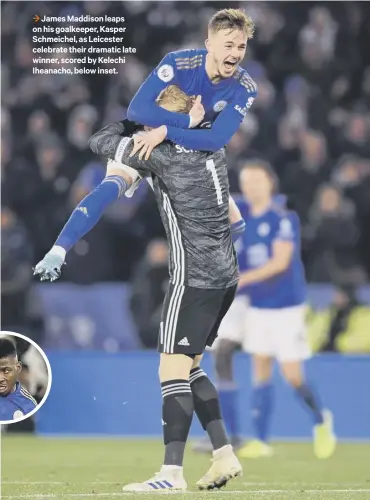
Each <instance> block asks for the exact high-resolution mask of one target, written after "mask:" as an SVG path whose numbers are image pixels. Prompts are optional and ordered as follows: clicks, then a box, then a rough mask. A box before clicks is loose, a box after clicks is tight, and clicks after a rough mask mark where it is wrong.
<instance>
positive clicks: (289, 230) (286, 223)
mask: <svg viewBox="0 0 370 500" xmlns="http://www.w3.org/2000/svg"><path fill="white" fill-rule="evenodd" d="M294 229H295V228H294V226H293V224H292V218H291V217H289V215H288V214H287V215H285V216H282V217H280V218H279V220H278V224H277V227H276V233H275V238H274V241H276V240H279V241H291V242H292V243H294V242H295V239H296V238H295V230H294Z"/></svg>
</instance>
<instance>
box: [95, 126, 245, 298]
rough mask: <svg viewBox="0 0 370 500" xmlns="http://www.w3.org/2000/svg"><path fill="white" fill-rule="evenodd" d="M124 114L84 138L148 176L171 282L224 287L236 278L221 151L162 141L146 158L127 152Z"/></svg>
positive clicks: (129, 129)
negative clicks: (163, 232)
mask: <svg viewBox="0 0 370 500" xmlns="http://www.w3.org/2000/svg"><path fill="white" fill-rule="evenodd" d="M133 127H134V125H133V124H132V122H129V121H128V120H125V121H123V122H117V123H114V124H111V125H108V126H107V127H105V128H103V129H102V130H101V131H99V132H97V133H96V134H95V135H94V136H93V137H92V138H91V139H90V141H89V144H90V147H91V149H92V150H93V151H94V152H95V153H97V154H100V155H103V156H106V157H109V158H112V159H115V160H116V161H119V162H121V163H123V164H125V165H128V166H130V167H132V168H134V169H135V170H137V171H138V173H139V174H140V175H141V176H143V177H147V176H148V175H149V176H151V178H152V181H153V189H154V193H155V197H156V200H157V204H158V208H159V211H160V215H161V218H162V221H163V225H164V227H165V230H166V234H167V238H168V243H169V247H170V263H169V271H170V279H171V282H172V283H173V284H177V285H188V286H191V287H195V288H219V289H222V288H227V287H230V286H233V285H235V284H236V283H237V281H238V266H237V259H236V255H235V251H234V246H233V242H232V238H231V231H230V223H229V182H228V175H227V164H226V158H225V151H224V150H223V149H222V150H219V151H217V152H215V153H207V152H202V151H192V150H186V149H184V148H183V147H182V146H179V145H175V144H173V143H171V142H168V141H165V142H163V143H162V144H160V145H159V146H157V147H156V148H154V150H153V152H152V154H151V156H150V159H149V160H139V158H138V155H135V156H133V157H132V158H130V157H129V155H130V152H131V151H132V148H133V139H131V138H130V137H122V136H126V135H129V134H132V133H133V132H134V131H135V128H133Z"/></svg>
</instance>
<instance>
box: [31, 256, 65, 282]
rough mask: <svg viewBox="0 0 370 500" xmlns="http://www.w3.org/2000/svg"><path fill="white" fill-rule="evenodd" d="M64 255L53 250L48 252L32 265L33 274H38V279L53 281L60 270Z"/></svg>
mask: <svg viewBox="0 0 370 500" xmlns="http://www.w3.org/2000/svg"><path fill="white" fill-rule="evenodd" d="M63 264H64V257H62V256H61V255H58V254H56V253H53V252H49V253H47V254H46V255H45V257H44V258H43V259H42V260H41V261H40V262H39V263H38V264H36V266H35V267H34V270H33V275H34V276H39V278H40V281H55V280H57V279H58V278H59V277H60V275H61V273H62V271H61V269H62V266H63Z"/></svg>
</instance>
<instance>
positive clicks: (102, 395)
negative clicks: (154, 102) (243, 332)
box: [1, 1, 370, 439]
mask: <svg viewBox="0 0 370 500" xmlns="http://www.w3.org/2000/svg"><path fill="white" fill-rule="evenodd" d="M225 6H231V7H235V6H242V7H245V8H246V9H247V11H248V13H249V14H250V15H251V16H252V18H253V19H254V20H255V22H256V35H255V38H254V39H253V40H252V41H251V42H250V44H249V47H248V56H247V58H246V60H245V62H244V65H245V66H246V67H247V68H248V70H249V72H250V74H251V76H252V77H253V78H254V79H255V80H256V82H257V83H258V87H259V96H258V99H257V100H256V102H255V104H254V105H253V107H252V108H251V110H250V111H249V113H248V115H247V116H246V119H245V121H244V123H243V126H242V127H241V129H240V130H239V131H238V132H237V133H236V134H235V136H234V137H233V139H232V140H231V142H230V144H229V145H228V148H227V149H228V158H229V167H230V184H231V189H232V191H233V192H234V193H238V192H239V188H238V168H239V166H240V164H241V162H242V161H243V159H245V158H251V157H261V158H263V159H266V160H268V161H270V162H271V164H272V165H273V166H274V168H275V170H276V172H277V174H278V176H279V179H280V187H281V191H282V192H283V193H285V194H286V195H287V197H288V204H289V206H290V207H291V208H294V209H295V210H297V211H298V213H299V215H300V217H301V221H302V226H303V242H302V246H303V258H304V263H305V268H306V273H307V278H308V281H309V283H310V290H309V296H310V311H309V314H308V328H309V335H310V340H311V343H312V346H313V348H314V350H315V351H316V352H317V353H320V354H319V355H318V356H315V358H314V359H313V360H312V361H310V363H309V366H308V370H309V372H310V374H311V375H312V378H313V379H314V380H320V383H321V386H322V392H323V394H324V397H325V399H326V400H327V401H328V405H329V406H331V408H332V409H333V411H334V413H335V414H336V416H337V431H338V434H339V436H340V437H342V438H357V439H366V438H369V437H370V395H369V389H368V385H369V380H370V357H369V354H370V287H369V284H368V283H369V272H370V115H369V106H370V50H369V33H368V26H369V22H370V5H369V4H367V3H366V2H342V3H337V2H328V3H315V2H302V3H300V2H254V3H253V2H251V3H240V2H227V3H225V2H197V3H196V6H195V5H194V3H190V2H153V3H151V2H109V1H104V2H100V1H96V2H95V1H94V2H36V3H33V2H3V3H2V65H1V78H2V116H1V120H2V214H1V232H2V241H1V249H2V254H1V270H2V291H1V300H2V330H10V331H11V330H13V331H18V332H20V333H23V334H25V335H27V336H29V337H31V338H33V339H34V340H35V341H36V342H37V343H39V344H40V345H41V346H42V347H43V348H44V349H45V350H46V352H47V353H48V354H49V359H50V362H51V365H52V368H53V374H54V377H53V388H52V391H51V394H50V397H49V400H48V402H47V403H46V404H45V406H44V408H43V409H42V410H41V411H40V412H39V414H38V415H37V429H38V432H39V433H41V434H43V433H44V434H58V433H61V434H89V435H94V434H113V435H118V434H120V435H140V436H144V435H147V436H149V435H150V436H153V435H158V436H159V435H160V433H161V423H160V392H159V385H158V383H157V379H156V373H157V356H156V354H155V352H154V351H153V350H152V349H153V347H154V346H155V344H156V335H157V327H158V323H159V314H160V307H161V303H162V300H163V297H164V293H165V286H166V279H167V247H166V243H165V241H164V240H163V238H164V232H163V229H162V225H161V221H160V219H159V215H158V212H157V209H156V205H155V201H154V197H153V196H152V194H151V193H150V192H148V190H147V188H146V186H145V185H143V186H142V188H141V190H140V191H139V192H138V193H137V194H136V195H135V196H134V198H132V199H124V200H122V201H120V202H118V203H116V204H115V205H114V207H112V209H111V210H109V212H108V213H107V214H106V215H105V216H104V218H103V219H102V220H101V222H100V223H99V225H98V226H97V227H96V228H95V229H94V230H93V231H92V232H91V233H90V234H88V235H87V236H86V238H84V239H83V240H82V241H81V242H80V243H79V244H78V245H77V246H76V247H75V249H74V250H72V251H71V252H70V254H69V256H68V259H67V262H68V265H67V266H66V267H65V268H64V272H63V277H62V279H61V280H60V281H59V282H57V283H53V284H52V285H50V284H40V283H36V282H35V281H34V280H33V278H32V271H31V267H32V266H33V265H34V264H35V263H36V262H38V261H39V260H40V259H41V258H42V257H43V256H44V254H45V253H46V252H47V251H48V250H49V249H50V247H51V246H52V244H53V242H54V240H55V238H56V236H57V233H58V232H59V230H60V229H61V227H62V226H63V224H64V222H65V220H66V219H67V218H68V216H69V214H70V213H71V211H72V209H73V207H74V206H75V205H76V204H77V203H78V202H79V200H81V199H82V198H83V196H84V195H85V194H87V193H88V192H89V191H90V190H91V189H92V188H93V187H94V186H95V185H96V184H98V183H99V182H100V180H101V179H102V177H103V176H104V169H105V165H104V163H103V162H101V161H100V159H99V158H98V157H96V156H94V155H93V154H92V153H91V151H90V150H89V149H88V147H87V141H88V139H89V137H90V136H91V135H92V134H93V133H94V132H95V131H96V130H97V129H98V128H100V127H101V126H103V125H104V124H106V123H108V122H111V121H116V120H121V119H123V118H125V116H126V111H127V106H128V104H129V102H130V99H131V97H132V96H133V94H134V93H135V91H136V90H137V88H138V87H139V85H140V84H141V82H142V81H143V80H144V79H145V77H146V76H147V74H148V73H149V72H150V71H151V69H152V68H153V67H154V66H155V65H156V64H157V63H158V62H159V61H160V59H161V58H162V56H163V55H164V54H165V53H167V52H168V51H170V50H175V49H180V48H185V47H198V46H203V43H204V39H205V37H206V36H205V35H206V23H207V20H208V18H209V17H210V16H211V15H212V13H213V12H214V11H215V10H216V9H220V8H223V7H225ZM36 13H38V14H40V15H49V16H63V15H67V14H72V13H73V14H76V15H80V14H90V15H104V14H108V15H112V16H122V15H123V16H125V17H126V18H127V35H126V41H125V45H126V46H133V47H136V49H137V53H136V55H129V56H127V57H126V59H127V63H126V64H125V65H121V66H119V75H113V76H88V77H84V76H61V75H58V76H57V75H43V76H41V75H37V76H33V75H32V71H31V68H32V65H33V61H32V59H33V54H32V44H31V27H32V17H33V16H34V15H35V14H36ZM323 353H324V354H323ZM366 353H367V354H366ZM205 365H206V368H207V369H208V372H209V373H211V372H212V368H211V362H210V359H208V360H206V363H205ZM237 377H238V381H239V383H240V385H241V387H242V388H244V389H245V391H244V394H243V397H242V398H241V401H240V411H241V413H242V414H243V415H244V419H243V420H244V424H243V425H244V427H243V431H244V433H245V434H246V435H247V434H248V433H250V427H249V418H248V408H249V403H248V397H249V387H250V374H249V359H248V357H247V356H245V355H242V354H240V355H238V356H237ZM366 387H367V389H366ZM366 391H367V393H366ZM143 401H146V405H145V408H144V406H143ZM277 401H278V407H277V412H276V415H275V420H274V434H275V436H280V437H289V438H297V437H304V438H308V437H309V435H310V426H309V419H308V417H307V418H305V415H304V414H303V415H302V411H301V409H300V408H299V407H297V405H296V403H295V402H294V400H293V396H292V395H291V393H290V391H289V389H288V388H287V387H286V386H284V385H283V384H282V383H281V382H280V381H279V380H278V376H277ZM148 402H149V404H150V405H151V409H152V411H151V412H150V413H148V412H147V410H146V409H147V404H148ZM194 429H195V431H194V432H197V433H199V432H200V429H199V427H197V426H196V425H195V427H194Z"/></svg>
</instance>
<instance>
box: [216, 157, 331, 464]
mask: <svg viewBox="0 0 370 500" xmlns="http://www.w3.org/2000/svg"><path fill="white" fill-rule="evenodd" d="M274 186H276V177H275V174H274V172H273V170H272V169H271V167H270V166H269V165H268V164H267V163H264V162H262V161H260V160H251V161H249V162H247V163H246V164H245V165H244V168H243V169H242V170H241V175H240V187H241V190H242V193H243V197H242V199H241V200H239V202H238V201H237V205H238V208H239V210H240V212H241V214H242V216H243V218H244V220H245V222H246V230H245V232H244V234H243V236H242V237H241V238H240V239H239V241H238V242H237V244H236V247H237V253H238V260H239V267H240V273H241V275H240V281H239V293H238V296H237V297H236V299H235V301H234V303H233V304H232V306H231V308H230V310H229V312H228V313H227V315H226V317H225V319H224V321H223V322H222V324H221V327H220V330H219V339H218V344H217V345H216V348H215V359H216V371H217V376H218V380H219V395H220V402H221V406H222V410H223V416H224V419H225V424H226V426H227V428H228V430H229V433H230V434H232V435H233V436H234V439H233V440H232V441H233V442H234V443H236V444H239V443H238V435H240V432H239V426H238V421H237V388H236V386H235V384H234V380H233V376H232V356H233V353H234V352H235V349H236V348H237V346H239V345H241V346H242V348H243V350H245V351H246V352H249V353H250V354H251V355H252V358H253V374H252V377H253V393H252V419H253V428H254V434H255V438H254V439H253V440H252V441H251V442H249V443H247V444H246V445H245V446H243V447H241V448H240V449H239V456H240V457H242V458H258V457H264V456H270V455H271V454H272V452H273V450H272V447H271V446H270V444H269V430H270V421H271V415H272V411H273V393H272V392H273V387H272V384H271V377H272V370H273V364H274V360H275V359H276V360H277V362H278V363H279V365H280V369H281V372H282V375H283V376H284V378H285V379H286V380H287V382H288V383H289V384H290V385H291V386H292V388H293V390H294V391H295V393H296V395H297V397H298V398H299V399H300V400H301V401H302V403H303V404H304V405H305V406H306V408H307V409H308V411H309V412H310V414H311V417H312V424H313V433H314V452H315V455H316V456H317V457H318V458H328V457H330V456H331V455H332V454H333V453H334V450H335V446H336V438H335V435H334V431H333V417H332V414H331V413H330V412H329V411H328V410H324V409H323V408H322V406H321V403H320V402H319V399H318V397H317V396H316V394H315V392H314V390H313V389H312V387H310V385H309V384H308V382H307V381H306V380H305V376H304V371H303V362H304V360H306V359H307V358H309V357H310V349H309V346H308V342H307V339H306V329H305V301H306V281H305V275H304V268H303V264H302V261H301V255H300V253H301V249H300V222H299V219H298V216H297V214H296V213H295V212H291V211H287V210H286V209H284V208H282V207H281V206H279V205H274V203H273V199H274V198H273V191H274Z"/></svg>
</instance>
